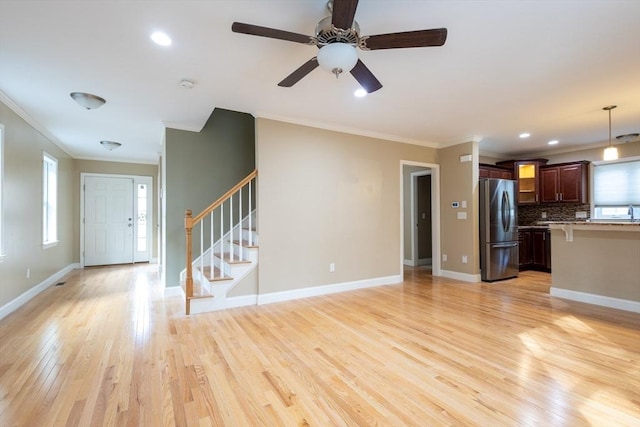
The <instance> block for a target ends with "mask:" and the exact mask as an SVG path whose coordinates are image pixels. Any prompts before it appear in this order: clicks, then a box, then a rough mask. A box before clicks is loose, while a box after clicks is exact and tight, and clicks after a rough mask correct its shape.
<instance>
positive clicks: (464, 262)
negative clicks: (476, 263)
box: [462, 255, 467, 264]
mask: <svg viewBox="0 0 640 427" xmlns="http://www.w3.org/2000/svg"><path fill="white" fill-rule="evenodd" d="M462 263H463V264H466V263H467V256H466V255H462Z"/></svg>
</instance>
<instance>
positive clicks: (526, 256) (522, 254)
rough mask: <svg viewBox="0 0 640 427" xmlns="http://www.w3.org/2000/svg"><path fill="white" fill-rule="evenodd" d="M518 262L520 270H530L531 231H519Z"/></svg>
mask: <svg viewBox="0 0 640 427" xmlns="http://www.w3.org/2000/svg"><path fill="white" fill-rule="evenodd" d="M518 264H519V267H520V270H528V268H529V266H530V265H531V233H530V232H529V231H526V230H520V231H519V232H518Z"/></svg>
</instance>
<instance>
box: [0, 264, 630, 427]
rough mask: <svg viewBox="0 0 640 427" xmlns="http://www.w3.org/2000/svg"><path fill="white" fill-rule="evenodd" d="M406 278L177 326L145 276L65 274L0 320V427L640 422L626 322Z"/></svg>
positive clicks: (542, 280) (538, 294)
mask: <svg viewBox="0 0 640 427" xmlns="http://www.w3.org/2000/svg"><path fill="white" fill-rule="evenodd" d="M405 279H406V280H405V282H404V283H403V284H401V285H390V286H381V287H376V288H371V289H364V290H359V291H353V292H345V293H341V294H334V295H329V296H323V297H316V298H308V299H303V300H297V301H291V302H284V303H277V304H270V305H264V306H256V307H246V308H238V309H232V310H227V311H221V312H215V313H209V314H199V315H193V316H190V317H186V316H184V315H183V314H182V310H183V306H184V304H183V302H182V300H181V299H180V298H178V297H167V298H165V297H163V296H162V289H160V288H159V286H158V275H157V273H156V266H146V265H139V266H133V267H132V266H126V267H121V266H118V267H106V268H89V269H85V270H78V271H76V272H74V273H72V274H71V275H70V276H69V277H67V278H66V280H67V282H66V284H65V285H63V286H54V287H51V288H49V289H47V290H46V291H44V292H43V293H42V294H40V295H39V296H37V297H36V298H35V299H34V300H32V301H30V302H29V303H28V304H26V305H25V306H23V307H22V308H21V309H19V310H18V311H16V312H15V313H13V314H11V315H10V316H8V317H7V318H5V319H4V320H2V321H0V357H1V359H0V425H2V426H54V425H55V426H57V425H60V426H64V425H72V426H94V425H95V426H100V425H103V426H138V425H139V426H153V427H155V426H163V425H165V426H174V425H176V426H209V425H225V426H297V425H312V426H343V425H348V426H352V425H360V426H371V425H389V426H405V425H414V426H439V425H480V426H500V425H532V426H552V425H553V426H560V425H562V426H565V425H566V426H568V425H571V426H579V425H603V426H612V425H627V426H634V425H635V426H638V425H640V316H639V315H637V314H634V313H628V312H622V311H617V310H613V309H605V308H600V307H596V306H590V305H587V304H580V303H574V302H568V301H563V300H560V299H556V298H551V297H550V296H549V295H548V293H547V292H548V289H549V276H548V275H546V274H544V273H535V272H526V273H522V274H521V277H519V278H518V279H514V280H509V281H504V282H498V283H494V284H469V283H462V282H456V281H454V280H447V279H438V278H435V279H434V278H432V277H431V276H430V275H429V274H428V271H427V270H425V269H421V268H416V269H408V270H407V271H406V273H405Z"/></svg>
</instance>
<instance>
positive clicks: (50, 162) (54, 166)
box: [42, 152, 58, 249]
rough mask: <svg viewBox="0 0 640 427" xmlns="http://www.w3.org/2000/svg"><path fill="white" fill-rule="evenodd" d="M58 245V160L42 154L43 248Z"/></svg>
mask: <svg viewBox="0 0 640 427" xmlns="http://www.w3.org/2000/svg"><path fill="white" fill-rule="evenodd" d="M57 243H58V160H56V158H55V157H52V156H50V155H49V154H47V153H44V152H43V153H42V246H43V247H44V248H45V249H46V248H48V247H51V246H55V245H56V244H57Z"/></svg>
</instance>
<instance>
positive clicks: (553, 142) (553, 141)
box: [547, 139, 558, 145]
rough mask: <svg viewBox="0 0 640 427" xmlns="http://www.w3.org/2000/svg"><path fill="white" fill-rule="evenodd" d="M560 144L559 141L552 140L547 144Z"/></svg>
mask: <svg viewBox="0 0 640 427" xmlns="http://www.w3.org/2000/svg"><path fill="white" fill-rule="evenodd" d="M557 143H558V140H557V139H552V140H551V141H549V142H547V144H549V145H556V144H557Z"/></svg>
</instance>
